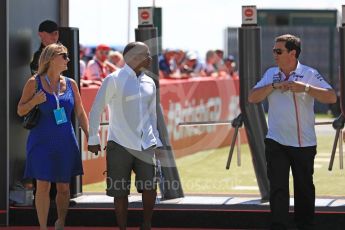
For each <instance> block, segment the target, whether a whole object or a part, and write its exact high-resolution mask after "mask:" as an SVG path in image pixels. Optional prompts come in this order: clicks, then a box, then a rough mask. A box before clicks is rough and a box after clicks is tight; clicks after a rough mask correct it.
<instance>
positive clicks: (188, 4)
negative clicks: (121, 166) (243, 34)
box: [69, 0, 345, 56]
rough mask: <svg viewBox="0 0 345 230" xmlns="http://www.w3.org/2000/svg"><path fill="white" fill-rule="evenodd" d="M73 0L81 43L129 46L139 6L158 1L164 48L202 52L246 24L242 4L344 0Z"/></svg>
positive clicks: (318, 5)
mask: <svg viewBox="0 0 345 230" xmlns="http://www.w3.org/2000/svg"><path fill="white" fill-rule="evenodd" d="M69 2H70V26H72V27H78V28H79V33H80V42H81V44H85V45H97V44H100V43H105V44H109V45H123V46H124V45H126V44H127V41H128V40H129V41H134V29H135V28H137V25H138V15H137V12H138V10H137V9H138V7H139V6H152V5H153V4H155V5H156V6H157V7H162V14H163V19H162V20H163V42H162V43H163V48H181V49H185V50H194V51H197V52H198V53H199V54H200V55H202V56H203V55H204V54H205V53H206V51H207V50H208V49H223V46H224V29H225V28H226V27H240V26H241V20H242V16H241V7H242V6H243V5H256V6H257V8H277V9H279V8H280V9H286V8H289V9H338V10H339V11H340V10H341V5H342V4H345V2H344V1H341V0H318V1H317V0H314V1H313V0H303V1H302V0H289V1H276V0H252V1H248V0H97V1H95V0H71V1H69ZM129 2H130V11H129V10H128V9H129V7H128V3H129ZM129 12H130V13H129ZM128 15H130V17H128ZM128 18H130V20H128ZM128 28H129V31H130V33H129V36H128Z"/></svg>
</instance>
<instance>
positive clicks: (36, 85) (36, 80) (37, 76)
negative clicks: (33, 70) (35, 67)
mask: <svg viewBox="0 0 345 230" xmlns="http://www.w3.org/2000/svg"><path fill="white" fill-rule="evenodd" d="M38 78H39V75H36V76H35V94H36V93H37V92H38V84H39V81H38ZM35 107H36V108H38V105H36V106H35Z"/></svg>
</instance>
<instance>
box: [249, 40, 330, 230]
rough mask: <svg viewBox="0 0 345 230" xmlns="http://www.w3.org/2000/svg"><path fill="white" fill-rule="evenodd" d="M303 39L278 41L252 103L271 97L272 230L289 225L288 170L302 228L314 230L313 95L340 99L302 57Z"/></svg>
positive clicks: (268, 150)
mask: <svg viewBox="0 0 345 230" xmlns="http://www.w3.org/2000/svg"><path fill="white" fill-rule="evenodd" d="M300 52H301V42H300V39H299V38H298V37H296V36H293V35H290V34H285V35H281V36H279V37H277V38H276V39H275V44H274V48H273V56H274V60H275V62H276V64H277V65H278V67H273V68H270V69H268V70H267V71H266V73H265V74H264V76H263V78H262V79H261V80H260V81H259V82H258V83H257V84H256V85H255V87H254V88H253V90H252V91H251V92H250V95H249V98H248V100H249V102H250V103H259V102H261V101H263V100H264V99H265V98H267V99H268V103H269V110H268V133H267V136H266V139H265V148H266V150H265V152H266V159H267V174H268V178H269V181H270V208H271V214H272V224H271V229H287V225H288V216H289V173H290V167H291V170H292V175H293V179H294V211H295V221H296V225H297V228H298V229H308V230H309V229H314V212H315V187H314V184H313V173H314V158H315V155H316V135H315V129H314V124H315V115H314V99H316V100H318V101H319V102H321V103H335V102H336V100H337V98H336V94H335V92H334V90H333V89H332V87H331V86H330V85H329V84H328V83H327V82H326V81H325V80H324V79H323V77H322V76H321V75H320V74H319V73H318V71H317V70H315V69H313V68H310V67H308V66H305V65H302V64H301V63H300V62H299V61H298V56H299V54H300Z"/></svg>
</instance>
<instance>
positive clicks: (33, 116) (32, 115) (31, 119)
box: [23, 76, 40, 129]
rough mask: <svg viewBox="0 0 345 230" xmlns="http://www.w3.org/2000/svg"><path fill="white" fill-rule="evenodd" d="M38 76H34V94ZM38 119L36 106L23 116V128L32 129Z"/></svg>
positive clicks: (38, 111)
mask: <svg viewBox="0 0 345 230" xmlns="http://www.w3.org/2000/svg"><path fill="white" fill-rule="evenodd" d="M37 77H38V76H35V80H36V84H35V93H37V91H38V80H37ZM39 118H40V110H39V108H38V105H36V106H35V107H34V108H33V109H32V110H31V111H30V112H29V113H28V114H26V115H25V116H24V121H23V127H24V128H26V129H32V128H33V127H35V126H36V125H37V123H38V120H39Z"/></svg>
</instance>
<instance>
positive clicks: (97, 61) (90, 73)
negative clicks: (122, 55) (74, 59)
mask: <svg viewBox="0 0 345 230" xmlns="http://www.w3.org/2000/svg"><path fill="white" fill-rule="evenodd" d="M109 51H110V47H109V46H108V45H104V44H101V45H98V46H97V47H96V53H95V56H94V58H93V59H92V60H90V61H89V62H88V63H87V66H86V69H85V74H84V79H85V80H92V81H99V82H101V81H103V79H104V78H105V77H106V76H108V75H109V74H110V73H112V72H114V71H115V70H116V66H115V65H114V64H112V63H110V62H109V61H108V60H107V59H108V54H109Z"/></svg>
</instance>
